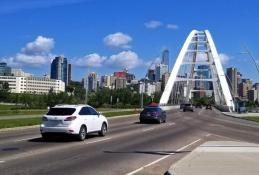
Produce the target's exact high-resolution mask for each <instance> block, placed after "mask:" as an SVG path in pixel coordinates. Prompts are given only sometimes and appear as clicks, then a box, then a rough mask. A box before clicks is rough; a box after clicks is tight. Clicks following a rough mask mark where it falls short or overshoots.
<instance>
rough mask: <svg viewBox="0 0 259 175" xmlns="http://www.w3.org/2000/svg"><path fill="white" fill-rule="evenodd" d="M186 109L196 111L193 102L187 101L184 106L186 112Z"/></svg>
mask: <svg viewBox="0 0 259 175" xmlns="http://www.w3.org/2000/svg"><path fill="white" fill-rule="evenodd" d="M186 111H192V112H193V111H194V109H193V106H192V104H191V103H185V104H184V106H183V112H186Z"/></svg>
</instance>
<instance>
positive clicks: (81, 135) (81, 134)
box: [78, 126, 86, 141]
mask: <svg viewBox="0 0 259 175" xmlns="http://www.w3.org/2000/svg"><path fill="white" fill-rule="evenodd" d="M85 137H86V127H85V126H81V128H80V131H79V134H78V139H79V140H80V141H83V140H85Z"/></svg>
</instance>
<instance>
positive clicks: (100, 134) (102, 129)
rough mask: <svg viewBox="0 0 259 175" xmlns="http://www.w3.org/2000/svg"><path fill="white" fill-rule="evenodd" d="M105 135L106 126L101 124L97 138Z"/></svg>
mask: <svg viewBox="0 0 259 175" xmlns="http://www.w3.org/2000/svg"><path fill="white" fill-rule="evenodd" d="M106 133H107V125H106V124H105V123H103V124H102V128H101V130H100V131H99V132H98V134H99V136H105V135H106Z"/></svg>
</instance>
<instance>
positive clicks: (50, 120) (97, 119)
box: [40, 105, 108, 141]
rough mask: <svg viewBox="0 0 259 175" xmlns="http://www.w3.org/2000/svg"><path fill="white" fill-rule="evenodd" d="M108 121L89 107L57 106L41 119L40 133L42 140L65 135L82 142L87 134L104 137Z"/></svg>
mask: <svg viewBox="0 0 259 175" xmlns="http://www.w3.org/2000/svg"><path fill="white" fill-rule="evenodd" d="M107 129H108V121H107V119H106V117H105V116H103V115H102V114H100V113H98V112H97V111H96V110H95V109H94V108H93V107H91V106H89V105H57V106H55V107H52V108H50V110H49V112H48V113H47V114H46V115H44V116H43V117H42V124H41V126H40V132H41V135H42V138H43V139H48V138H49V136H51V135H57V134H67V135H71V136H77V138H78V139H79V140H81V141H83V140H84V139H85V137H86V135H87V133H92V132H97V133H98V134H99V135H100V136H105V134H106V132H107Z"/></svg>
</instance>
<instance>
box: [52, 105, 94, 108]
mask: <svg viewBox="0 0 259 175" xmlns="http://www.w3.org/2000/svg"><path fill="white" fill-rule="evenodd" d="M85 106H87V107H91V106H89V105H86V104H77V105H67V104H59V105H55V106H54V108H78V107H85Z"/></svg>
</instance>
